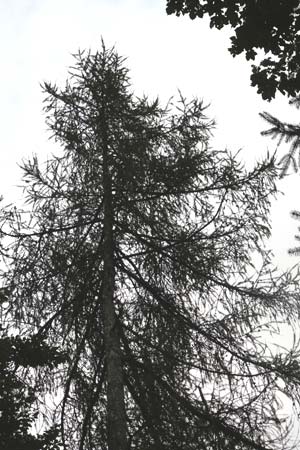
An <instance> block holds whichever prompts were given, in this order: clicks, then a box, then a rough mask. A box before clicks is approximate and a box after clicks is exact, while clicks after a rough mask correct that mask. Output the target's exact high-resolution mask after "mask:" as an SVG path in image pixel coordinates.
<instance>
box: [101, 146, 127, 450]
mask: <svg viewBox="0 0 300 450" xmlns="http://www.w3.org/2000/svg"><path fill="white" fill-rule="evenodd" d="M103 187H104V241H103V252H104V256H103V260H104V267H103V315H104V340H105V359H106V374H107V436H108V450H127V423H126V412H125V398H124V382H123V368H122V355H121V348H120V337H119V332H118V327H117V322H116V312H115V306H114V281H115V270H114V237H113V203H112V191H111V176H110V173H109V164H108V161H107V148H105V149H104V151H103Z"/></svg>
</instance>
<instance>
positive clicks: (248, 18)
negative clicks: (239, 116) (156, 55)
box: [166, 0, 300, 100]
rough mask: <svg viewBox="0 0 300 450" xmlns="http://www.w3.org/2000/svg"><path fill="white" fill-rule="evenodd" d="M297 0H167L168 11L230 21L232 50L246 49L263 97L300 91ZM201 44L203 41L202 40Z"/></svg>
mask: <svg viewBox="0 0 300 450" xmlns="http://www.w3.org/2000/svg"><path fill="white" fill-rule="evenodd" d="M298 6H299V1H298V0H290V1H285V0H239V1H235V0H233V1H227V0H218V1H215V0H204V1H201V2H200V1H199V0H167V8H166V10H167V13H168V14H176V15H177V16H179V15H180V14H189V16H190V18H191V19H196V18H202V17H203V16H205V15H208V16H209V17H210V27H211V28H212V27H214V28H218V29H221V28H223V27H224V26H225V25H230V26H231V27H232V29H233V31H234V34H233V36H232V37H231V47H230V48H229V51H230V53H231V54H232V55H233V56H236V55H239V54H241V53H245V56H246V58H247V60H255V58H256V56H257V57H258V58H257V59H258V60H259V59H260V55H261V52H260V50H262V51H263V52H264V56H263V57H262V59H261V60H260V61H259V62H258V64H253V65H252V75H251V84H252V86H257V88H258V93H260V94H261V95H262V97H263V99H267V100H271V99H272V98H273V97H274V96H275V93H276V91H277V90H279V91H280V92H281V93H282V94H287V95H288V96H291V97H294V96H295V95H296V94H298V93H299V91H300V71H299V60H300V42H299V30H300V9H299V7H298ZM199 45H200V43H199Z"/></svg>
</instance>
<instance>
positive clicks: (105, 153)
mask: <svg viewBox="0 0 300 450" xmlns="http://www.w3.org/2000/svg"><path fill="white" fill-rule="evenodd" d="M44 90H45V92H46V94H47V98H46V100H45V104H46V106H45V110H46V112H47V123H48V125H49V127H50V130H51V132H52V136H53V138H54V139H55V140H56V141H57V143H58V144H59V145H60V146H61V152H60V153H59V155H58V156H54V157H53V158H52V159H50V160H49V161H48V162H47V163H46V166H45V167H44V168H42V167H41V165H40V164H39V163H38V161H37V158H33V159H31V160H29V161H28V162H26V163H24V176H25V182H26V199H27V203H28V205H30V209H29V219H26V212H25V211H23V212H22V211H15V210H11V209H8V210H7V211H6V212H5V211H4V212H3V214H2V225H1V229H2V233H3V234H8V235H10V236H11V237H12V238H13V242H14V243H13V244H12V245H11V247H10V258H12V261H11V260H10V267H9V270H8V272H7V276H6V285H7V287H8V288H9V289H10V292H11V293H12V295H13V297H14V299H15V312H16V314H17V315H18V317H21V318H22V320H24V321H26V322H27V323H31V324H32V327H37V326H39V327H40V331H39V334H40V335H42V336H43V335H45V336H47V339H48V340H49V342H50V343H55V345H60V346H62V348H63V349H64V350H66V351H67V353H68V355H69V360H68V364H67V365H66V372H64V371H62V376H61V386H62V387H63V389H64V398H63V402H62V406H61V417H62V433H63V439H64V441H65V443H66V444H68V448H71V449H73V448H74V449H80V450H83V449H87V450H94V449H106V448H108V449H109V450H120V449H124V450H125V449H129V448H130V449H143V450H150V449H156V450H158V449H161V450H167V449H169V450H171V449H172V450H174V449H175V450H176V449H178V450H179V449H182V448H187V449H195V450H196V449H203V450H204V449H205V450H207V449H211V450H212V449H225V448H226V449H229V448H230V449H236V450H246V449H257V450H266V449H272V450H273V449H274V448H282V447H281V446H282V445H285V444H284V441H283V436H284V433H285V431H286V429H287V425H286V423H285V421H284V420H282V419H281V418H280V417H279V416H278V413H277V409H278V408H279V406H278V404H279V394H278V393H279V391H280V390H281V391H282V390H284V393H285V395H286V396H288V397H290V398H291V399H292V401H293V402H294V408H295V410H298V407H299V381H300V378H299V377H300V372H299V366H298V362H297V357H298V353H297V349H296V348H292V349H290V350H287V351H281V352H280V351H277V352H275V353H274V351H273V350H272V348H271V347H270V348H268V346H267V345H266V343H265V336H266V333H267V332H268V331H270V330H273V329H274V327H275V325H274V322H275V321H277V320H279V319H281V320H286V321H288V322H289V323H290V324H293V321H294V320H295V319H296V318H297V317H298V312H299V307H298V304H299V303H298V302H299V298H298V297H299V294H298V293H297V292H298V291H297V289H296V288H297V280H293V279H292V278H291V277H290V275H289V274H286V275H283V276H280V277H276V274H275V273H274V270H273V269H272V266H271V263H270V260H269V257H268V254H267V253H266V252H265V251H264V247H263V240H264V239H265V238H266V237H268V236H269V234H270V226H269V222H268V219H267V217H268V212H269V207H270V200H271V198H272V196H273V195H274V194H275V193H276V186H275V182H274V180H275V177H276V170H275V168H274V161H273V158H266V159H265V160H264V161H262V162H261V163H257V164H256V166H255V167H254V168H253V169H252V170H251V171H247V170H246V169H245V168H244V167H243V166H242V165H241V164H240V163H239V162H238V160H237V158H236V157H233V156H232V155H231V154H230V153H229V152H228V151H225V150H224V151H221V150H213V149H212V148H211V147H210V146H209V136H210V132H211V129H212V126H213V123H212V122H210V121H209V120H208V119H207V118H206V116H205V108H204V106H203V103H202V102H201V101H199V100H197V99H194V100H192V101H190V102H188V101H186V100H185V99H184V98H183V97H182V96H181V97H180V99H179V102H178V103H177V104H172V103H171V102H170V103H169V104H168V105H167V107H165V108H163V107H161V106H160V104H159V102H158V100H154V101H149V100H148V99H147V98H144V97H143V98H136V97H134V96H133V94H132V93H131V90H130V81H129V77H128V71H127V69H126V68H125V67H124V61H123V60H122V58H120V57H119V56H118V55H117V53H116V52H115V50H114V49H106V48H105V47H104V45H103V47H102V50H101V51H100V52H96V53H95V54H91V53H90V52H88V53H84V52H80V53H79V54H78V55H76V65H75V67H74V68H72V69H71V71H70V80H69V81H68V82H67V84H66V86H65V88H64V89H59V88H58V87H57V86H53V85H51V84H48V83H46V84H45V85H44ZM253 254H256V257H257V260H258V258H260V263H261V264H260V267H259V269H258V267H257V265H256V267H255V268H254V267H253V264H252V257H253ZM257 264H258V263H257ZM271 350H272V351H271ZM282 386H284V389H283V388H282Z"/></svg>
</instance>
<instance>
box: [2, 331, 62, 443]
mask: <svg viewBox="0 0 300 450" xmlns="http://www.w3.org/2000/svg"><path fill="white" fill-rule="evenodd" d="M64 360H65V356H64V355H63V354H62V353H60V352H59V351H58V350H57V349H55V348H50V347H49V346H48V345H47V344H46V343H45V342H43V341H42V340H41V339H39V338H38V337H37V336H31V337H27V338H21V337H20V336H18V335H17V336H10V335H9V334H8V333H7V330H5V328H2V330H1V337H0V446H1V448H3V449H5V450H60V449H61V448H62V447H61V445H60V442H59V429H58V427H56V426H53V427H50V428H48V429H47V430H46V431H44V432H43V433H41V434H34V433H33V432H32V431H31V427H32V425H33V424H34V422H35V420H36V418H37V415H38V409H37V407H36V400H37V394H38V392H37V390H36V386H33V385H30V384H28V382H27V381H26V379H25V378H24V375H22V372H24V369H25V368H26V369H27V371H28V369H31V370H33V369H36V368H37V367H39V368H41V367H48V368H52V369H53V368H54V367H57V366H58V365H59V364H60V363H61V362H63V361H64Z"/></svg>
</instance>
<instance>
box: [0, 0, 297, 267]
mask: <svg viewBox="0 0 300 450" xmlns="http://www.w3.org/2000/svg"><path fill="white" fill-rule="evenodd" d="M101 36H102V37H103V38H104V41H105V43H106V44H107V46H111V45H115V46H116V48H117V50H118V52H119V53H120V54H121V55H123V56H127V57H128V60H127V66H128V68H129V69H130V71H131V79H132V84H133V87H134V90H135V92H136V93H137V94H141V93H146V94H149V95H150V96H156V95H159V96H160V98H161V99H162V100H167V99H168V98H169V97H170V96H171V95H173V94H176V91H177V89H178V88H179V89H180V90H181V91H182V93H183V94H184V95H185V96H187V97H190V96H197V97H200V98H203V99H204V101H205V102H206V103H210V105H211V106H210V108H209V110H208V114H209V115H210V117H211V118H214V119H215V120H216V122H217V128H216V130H215V137H214V141H213V142H214V145H215V146H218V147H219V148H224V147H227V148H229V149H231V150H232V151H233V152H235V151H237V150H238V149H240V148H242V149H243V151H242V156H243V158H244V159H245V161H247V163H249V164H250V163H251V162H254V161H255V160H256V159H260V158H261V157H262V156H263V155H264V153H265V152H266V151H267V149H269V151H271V152H272V151H273V150H274V149H275V146H276V145H275V143H274V142H272V141H270V140H268V139H266V138H263V137H261V136H260V131H262V130H263V129H264V128H265V124H264V123H263V122H262V120H261V119H260V117H259V116H258V113H259V112H261V111H264V110H267V111H269V112H270V113H272V114H273V115H275V116H277V117H279V118H281V119H283V120H291V121H293V122H297V114H299V113H298V112H297V110H295V109H293V108H292V107H290V106H289V105H288V101H287V99H285V98H283V97H282V96H278V98H277V99H276V100H275V101H273V102H271V103H267V102H264V101H262V100H261V98H260V96H258V95H257V94H256V90H255V89H254V88H251V87H250V79H249V77H250V70H251V69H250V65H249V64H248V62H247V61H246V60H245V59H244V57H238V58H235V59H233V58H232V57H231V55H230V54H229V53H228V51H227V47H228V46H229V30H228V31H224V30H223V31H217V30H211V29H210V28H209V26H208V24H207V22H205V21H203V20H196V21H191V20H190V19H189V18H186V17H185V18H177V17H174V16H167V15H166V13H165V0H0V42H1V44H0V50H1V53H0V54H1V67H2V69H1V83H0V124H1V133H0V149H1V153H0V193H2V194H3V195H4V197H5V199H7V200H8V199H10V198H13V196H14V195H16V194H15V192H16V191H15V190H14V188H13V186H15V185H17V184H20V176H21V172H20V170H19V169H18V167H17V163H18V162H20V161H21V159H22V158H24V157H26V156H29V155H31V154H32V153H37V154H38V155H40V156H41V158H44V157H45V155H46V154H47V153H49V152H53V151H54V152H55V145H54V144H53V143H49V142H48V141H47V139H48V134H47V132H46V126H45V124H44V117H43V115H42V112H41V111H42V100H43V96H42V94H41V89H40V86H39V83H40V82H42V81H44V80H48V81H52V82H58V83H63V82H64V80H65V79H66V76H67V68H68V66H69V65H71V64H72V57H71V53H75V52H76V51H77V50H78V48H82V49H84V48H92V49H96V48H97V47H99V45H100V39H101ZM283 152H284V150H283V149H282V150H281V153H283ZM299 181H300V180H299V175H293V176H290V177H288V178H286V179H285V180H283V181H282V182H281V184H280V185H279V188H280V189H281V190H282V191H283V192H284V193H285V195H284V196H279V198H278V200H277V201H276V203H274V206H273V212H272V217H273V230H274V231H273V238H272V241H271V243H270V246H272V248H273V249H274V252H275V255H276V261H277V264H278V265H280V266H281V267H286V266H287V265H292V264H295V263H296V262H297V261H298V259H299V258H295V257H294V258H291V257H289V256H287V249H288V248H289V247H290V246H294V244H295V241H294V239H293V235H294V234H295V233H296V231H297V226H298V224H297V222H295V221H293V220H292V219H291V218H290V216H289V212H290V210H291V209H297V208H299V209H300V200H298V191H299ZM299 225H300V223H299Z"/></svg>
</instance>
